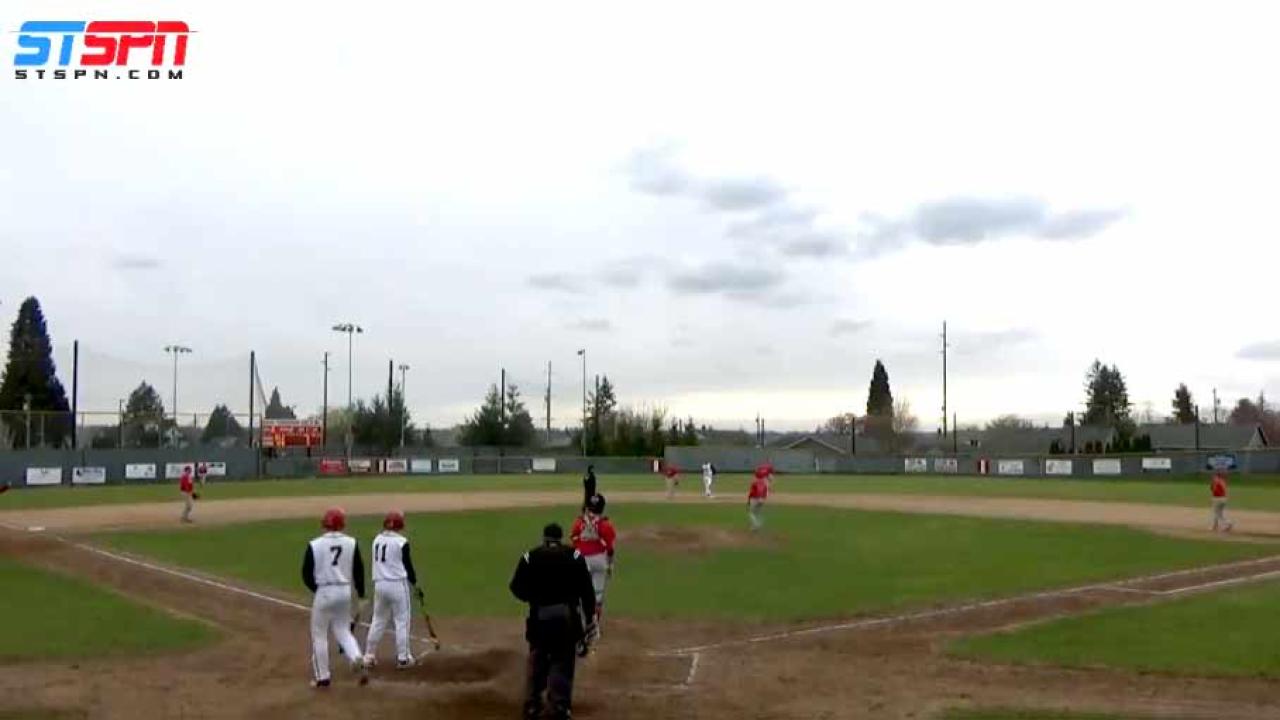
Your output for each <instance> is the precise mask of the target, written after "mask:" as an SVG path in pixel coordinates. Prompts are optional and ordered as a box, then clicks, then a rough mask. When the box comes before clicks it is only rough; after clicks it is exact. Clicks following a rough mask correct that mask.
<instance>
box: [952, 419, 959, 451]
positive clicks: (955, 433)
mask: <svg viewBox="0 0 1280 720" xmlns="http://www.w3.org/2000/svg"><path fill="white" fill-rule="evenodd" d="M951 453H952V454H953V455H959V454H960V419H959V417H958V416H957V414H956V413H952V414H951Z"/></svg>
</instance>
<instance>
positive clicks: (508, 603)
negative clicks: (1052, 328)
mask: <svg viewBox="0 0 1280 720" xmlns="http://www.w3.org/2000/svg"><path fill="white" fill-rule="evenodd" d="M685 485H686V487H683V488H682V491H681V492H680V493H679V494H678V495H677V497H676V498H675V499H674V500H667V499H666V498H665V497H664V495H663V493H662V489H661V483H660V481H659V480H657V479H655V478H654V477H652V476H618V477H613V476H604V477H602V478H601V486H600V487H601V491H602V492H603V493H605V494H606V495H607V497H608V499H609V508H608V514H609V515H610V516H611V517H612V519H613V520H614V522H615V524H616V525H617V526H618V528H619V532H620V538H619V556H618V566H617V572H616V574H615V576H614V579H613V581H612V583H611V585H610V587H609V591H608V598H607V604H606V611H605V621H604V635H603V638H602V641H601V643H600V645H599V647H598V651H597V652H596V653H594V654H593V655H592V656H590V657H589V658H588V659H587V660H586V661H584V663H583V664H582V665H581V667H580V674H579V677H580V681H579V683H578V686H577V693H576V699H577V702H576V704H575V706H576V708H575V710H576V711H575V717H579V718H610V720H616V719H619V718H622V719H626V718H646V719H648V718H654V717H662V718H682V717H690V718H710V719H713V720H717V719H720V718H726V719H727V718H846V717H847V718H921V719H937V720H942V719H949V720H978V719H980V718H981V719H989V720H1015V719H1017V720H1033V719H1034V720H1114V719H1115V718H1139V719H1143V718H1176V719H1180V720H1182V719H1190V718H1266V717H1277V716H1280V692H1277V690H1280V645H1277V644H1276V643H1275V642H1274V641H1273V638H1274V637H1276V635H1277V631H1280V619H1277V618H1278V617H1280V613H1276V612H1275V608H1277V607H1280V545H1278V544H1277V543H1278V542H1280V481H1278V480H1277V479H1275V478H1249V479H1245V478H1241V479H1240V480H1239V481H1238V482H1237V483H1236V484H1235V485H1234V486H1233V497H1232V506H1231V509H1232V512H1233V514H1234V519H1235V520H1236V523H1237V528H1236V531H1235V532H1233V533H1231V534H1214V533H1211V532H1210V531H1209V529H1208V520H1209V511H1208V503H1207V497H1206V496H1207V494H1208V493H1207V491H1206V489H1205V486H1204V484H1203V483H1202V482H1201V479H1197V478H1184V479H1176V478H1174V479H1168V480H1164V481H1141V482H1140V481H1128V480H1125V481H1062V480H1030V479H1026V480H1023V479H986V478H930V477H919V478H905V477H877V478H867V477H858V478H822V477H805V476H783V477H781V478H780V479H779V481H778V484H777V486H776V488H775V495H774V496H773V497H772V498H771V499H770V503H769V505H768V508H767V510H766V525H765V528H764V530H763V531H762V532H759V533H752V532H749V531H748V526H747V518H746V511H745V507H744V505H745V493H746V480H745V479H744V478H738V477H729V478H724V479H722V480H720V481H718V483H717V488H716V490H717V497H716V498H715V499H711V500H708V499H704V498H703V497H702V496H701V492H700V491H701V488H700V487H693V486H694V485H697V483H696V482H694V481H692V479H690V481H686V483H685ZM176 496H177V493H176V490H175V489H174V488H172V487H165V486H108V487H102V488H93V489H87V488H75V489H63V488H55V489H48V490H16V491H12V492H9V493H5V494H4V495H0V581H2V582H3V588H4V589H3V591H2V592H0V607H2V608H3V609H4V610H6V612H4V613H3V615H2V616H0V617H3V619H2V620H0V663H3V664H4V670H5V671H4V672H3V673H0V690H3V692H2V693H0V720H3V719H6V718H17V717H22V718H27V717H37V718H137V717H187V718H197V717H201V718H202V717H282V718H328V717H333V718H339V717H341V718H350V717H362V718H411V717H412V718H418V717H433V718H510V717H515V716H518V706H519V697H520V689H521V688H520V686H521V682H522V672H523V667H522V663H523V650H524V648H523V643H522V631H523V624H522V613H523V607H522V606H521V605H520V604H519V603H517V602H516V601H515V600H514V599H512V598H511V597H510V595H509V594H508V592H507V590H506V585H507V581H508V580H509V578H510V574H511V572H512V569H513V568H514V565H515V563H516V560H517V559H518V557H519V555H520V553H521V552H523V551H524V550H526V549H528V548H529V547H530V546H532V545H534V544H535V543H536V542H537V540H538V535H539V531H540V529H541V527H542V525H543V524H544V523H546V522H548V521H550V520H558V521H560V522H562V523H565V524H567V523H569V522H570V521H571V520H572V518H573V516H574V514H575V509H576V502H577V500H578V499H579V498H580V485H579V482H578V479H577V478H576V477H570V476H503V477H485V476H455V477H444V478H440V477H437V478H430V479H424V478H408V477H403V478H402V477H381V478H361V479H314V480H294V481H262V482H228V483H222V484H215V483H211V484H210V485H209V486H208V487H206V488H205V489H204V490H203V496H204V497H203V499H202V500H201V501H200V502H199V503H198V506H197V508H196V514H195V518H196V521H197V522H196V523H195V524H194V525H190V526H182V525H180V524H179V523H178V522H177V519H178V513H179V510H180V507H179V504H178V502H177V497H176ZM335 504H336V505H339V506H342V507H343V508H345V509H346V510H347V512H348V513H349V515H350V516H351V522H350V526H349V531H350V532H351V534H352V535H354V536H355V537H356V538H357V539H358V540H359V541H360V543H361V545H362V546H364V547H366V548H367V546H368V544H369V542H370V541H371V539H372V537H373V535H374V534H375V533H376V532H377V530H378V529H379V523H380V519H381V517H382V515H383V514H384V513H385V512H386V511H387V510H389V509H393V508H398V509H402V510H404V511H405V512H406V513H407V515H408V523H407V527H406V535H407V536H408V537H409V539H410V541H411V543H412V545H413V547H414V557H415V561H416V564H417V565H418V570H419V574H420V576H421V578H422V583H421V584H422V586H423V588H424V589H425V590H426V597H427V604H428V606H429V608H430V610H431V612H432V614H433V617H434V618H435V624H436V627H437V629H438V630H439V632H440V635H441V639H442V641H443V647H442V649H441V650H439V651H438V652H428V645H427V643H426V642H425V632H424V631H423V630H422V629H421V628H419V627H417V626H416V625H415V642H414V647H413V649H414V651H415V652H416V653H419V654H421V655H422V662H421V663H420V665H419V666H418V667H416V668H414V669H411V670H407V671H396V670H392V669H389V668H388V663H385V662H384V663H383V664H382V665H381V666H380V667H379V668H378V669H377V670H376V671H375V673H374V676H373V681H372V683H371V684H370V685H369V686H368V687H358V686H357V685H356V683H355V682H354V680H353V678H351V677H350V676H349V675H346V674H343V673H341V672H339V673H337V674H335V683H334V687H333V688H330V689H329V691H327V692H317V691H316V690H314V689H312V688H310V687H309V686H308V680H309V677H310V663H309V656H308V627H307V612H306V609H307V604H308V602H309V595H308V593H307V591H306V589H305V588H303V586H302V584H301V582H300V579H299V564H300V559H301V555H302V549H303V546H304V544H305V543H306V542H307V541H308V540H309V539H310V538H311V537H313V536H314V535H316V534H317V533H318V532H319V529H318V523H319V518H320V515H321V514H322V513H323V511H324V509H325V508H327V507H329V506H331V505H335ZM357 635H358V637H360V638H361V639H362V640H363V635H364V633H363V631H360V632H358V633H357ZM390 653H391V648H390V643H389V641H384V645H383V647H382V648H381V649H380V656H381V657H382V658H383V659H384V660H385V659H389V658H390Z"/></svg>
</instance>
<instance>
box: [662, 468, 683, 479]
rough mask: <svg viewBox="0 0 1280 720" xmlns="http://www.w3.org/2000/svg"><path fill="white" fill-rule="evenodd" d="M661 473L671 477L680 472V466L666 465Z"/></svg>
mask: <svg viewBox="0 0 1280 720" xmlns="http://www.w3.org/2000/svg"><path fill="white" fill-rule="evenodd" d="M662 474H663V475H666V476H667V477H669V478H673V477H675V476H677V475H679V474H680V468H678V467H676V466H675V465H668V466H667V468H666V469H665V470H663V471H662Z"/></svg>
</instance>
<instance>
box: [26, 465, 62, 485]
mask: <svg viewBox="0 0 1280 720" xmlns="http://www.w3.org/2000/svg"><path fill="white" fill-rule="evenodd" d="M27 484H28V485H61V484H62V468H60V467H29V468H27Z"/></svg>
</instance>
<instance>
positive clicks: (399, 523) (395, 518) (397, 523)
mask: <svg viewBox="0 0 1280 720" xmlns="http://www.w3.org/2000/svg"><path fill="white" fill-rule="evenodd" d="M382 529H383V530H403V529H404V513H402V512H400V511H399V510H392V511H391V512H389V513H387V516H386V517H385V518H383V519H382Z"/></svg>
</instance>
